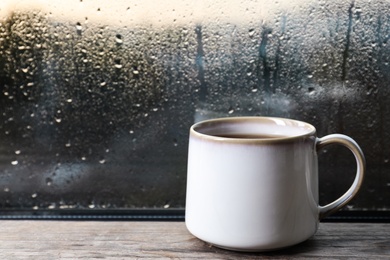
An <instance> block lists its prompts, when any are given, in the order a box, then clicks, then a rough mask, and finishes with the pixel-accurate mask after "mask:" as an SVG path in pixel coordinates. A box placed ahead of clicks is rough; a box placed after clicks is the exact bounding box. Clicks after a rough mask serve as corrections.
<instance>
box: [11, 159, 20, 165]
mask: <svg viewBox="0 0 390 260" xmlns="http://www.w3.org/2000/svg"><path fill="white" fill-rule="evenodd" d="M18 163H19V162H18V161H16V160H15V161H12V162H11V164H12V165H18Z"/></svg>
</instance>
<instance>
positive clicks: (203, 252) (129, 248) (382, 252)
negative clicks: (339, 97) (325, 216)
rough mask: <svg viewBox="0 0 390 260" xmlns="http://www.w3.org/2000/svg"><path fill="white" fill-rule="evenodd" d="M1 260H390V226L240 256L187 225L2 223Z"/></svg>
mask: <svg viewBox="0 0 390 260" xmlns="http://www.w3.org/2000/svg"><path fill="white" fill-rule="evenodd" d="M0 258H1V259H238V258H239V259H240V258H242V259H268V258H272V259H303V258H306V259H314V258H315V259H318V258H322V259H357V258H361V259H368V258H370V259H390V224H356V223H321V225H320V228H319V230H318V232H317V234H316V235H315V236H314V237H313V238H311V239H309V240H308V241H306V242H304V243H302V244H299V245H297V246H294V247H291V248H288V249H285V250H281V251H276V252H268V253H238V252H231V251H227V250H223V249H219V248H215V247H213V246H210V245H208V244H206V243H204V242H202V241H200V240H198V239H197V238H195V237H193V236H192V235H191V234H190V233H188V231H187V229H186V227H185V224H184V223H183V222H125V221H123V222H122V221H117V222H114V221H101V222H99V221H11V220H4V221H0Z"/></svg>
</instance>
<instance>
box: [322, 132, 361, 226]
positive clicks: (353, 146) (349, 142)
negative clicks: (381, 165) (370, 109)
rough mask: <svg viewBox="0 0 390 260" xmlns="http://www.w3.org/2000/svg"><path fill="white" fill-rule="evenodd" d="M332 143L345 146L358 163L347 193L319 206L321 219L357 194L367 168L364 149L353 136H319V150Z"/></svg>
mask: <svg viewBox="0 0 390 260" xmlns="http://www.w3.org/2000/svg"><path fill="white" fill-rule="evenodd" d="M331 144H340V145H342V146H345V147H347V148H348V149H349V150H350V151H351V152H352V153H353V155H354V156H355V159H356V164H357V170H356V177H355V180H354V182H353V184H352V186H351V187H350V188H349V190H347V192H346V193H344V195H342V196H341V197H340V198H338V199H337V200H335V201H333V202H332V203H329V204H328V205H325V206H318V209H319V219H322V218H324V217H326V216H328V215H330V214H332V213H334V212H335V211H337V210H339V209H340V208H342V207H343V206H345V205H346V204H347V203H348V202H349V201H350V200H351V199H352V198H353V197H354V196H355V195H356V193H357V192H358V191H359V189H360V186H361V185H362V182H363V177H364V173H365V169H366V160H365V158H364V154H363V151H362V149H360V147H359V145H358V144H357V143H356V142H355V141H354V140H353V139H352V138H350V137H349V136H346V135H342V134H331V135H327V136H324V137H322V138H317V143H316V148H317V151H319V150H321V149H322V148H324V147H325V146H328V145H331Z"/></svg>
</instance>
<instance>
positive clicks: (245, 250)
mask: <svg viewBox="0 0 390 260" xmlns="http://www.w3.org/2000/svg"><path fill="white" fill-rule="evenodd" d="M198 239H199V238H198ZM310 239H311V237H309V238H307V239H305V240H303V241H300V242H297V243H294V244H292V245H288V246H281V247H273V248H242V247H228V246H223V245H218V244H214V243H210V242H207V241H204V240H202V239H199V240H201V241H203V242H206V243H207V244H209V245H211V246H213V247H216V248H220V249H223V250H228V251H236V252H243V253H262V252H274V251H280V250H286V249H290V248H293V247H295V246H297V245H299V244H302V243H305V242H307V241H308V240H310Z"/></svg>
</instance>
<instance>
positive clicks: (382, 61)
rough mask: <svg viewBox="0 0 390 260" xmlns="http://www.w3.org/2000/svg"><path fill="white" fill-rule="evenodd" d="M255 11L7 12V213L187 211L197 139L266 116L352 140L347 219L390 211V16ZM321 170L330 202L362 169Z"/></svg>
mask: <svg viewBox="0 0 390 260" xmlns="http://www.w3.org/2000/svg"><path fill="white" fill-rule="evenodd" d="M259 2H261V3H259ZM259 2H257V1H249V0H248V1H245V0H244V1H229V4H226V3H225V2H224V1H168V2H164V3H163V4H162V3H160V1H152V0H148V1H142V2H138V3H133V2H129V1H117V2H112V1H102V0H100V1H88V0H77V1H76V0H75V1H66V2H64V1H58V0H55V1H9V0H8V1H3V2H2V3H0V91H1V92H0V167H1V172H0V197H1V200H0V207H1V208H2V209H65V208H66V209H88V208H94V209H101V208H108V209H109V208H183V207H184V206H185V205H184V204H185V203H184V201H185V186H186V167H187V166H186V163H187V149H188V130H189V127H190V126H191V125H192V124H193V123H194V122H196V121H199V120H202V119H207V118H214V117H226V116H243V115H246V116H259V115H261V116H279V117H289V118H295V119H300V120H304V121H307V122H310V123H312V124H313V125H315V126H316V128H317V132H318V134H319V136H323V135H326V134H330V133H335V132H338V133H344V134H347V135H349V136H351V137H353V138H354V139H355V140H356V141H357V142H358V143H359V144H360V145H361V146H362V148H363V150H364V152H365V155H366V158H367V169H368V171H367V177H366V179H365V182H364V185H363V188H362V190H361V192H360V193H359V195H358V197H357V198H356V199H355V200H353V201H352V202H351V203H350V204H349V206H348V207H347V210H388V209H389V207H390V204H389V203H390V202H389V200H388V199H387V198H388V197H389V196H390V175H389V174H388V172H389V170H390V165H389V160H390V151H389V150H390V134H389V133H390V132H389V131H388V129H390V125H389V124H390V113H389V112H390V107H389V104H390V100H389V99H390V93H389V86H390V68H389V59H390V58H389V57H390V56H389V53H390V49H389V45H388V40H389V37H390V14H388V12H387V11H386V10H388V9H389V8H390V4H389V3H387V2H385V1H375V2H374V1H368V0H366V1H357V0H350V1H309V0H301V1H287V0H282V1H278V2H275V1H259ZM291 2H293V3H291ZM319 159H320V173H321V175H320V202H321V203H327V202H330V201H332V200H333V199H335V198H337V197H338V196H339V195H341V194H342V193H343V192H344V191H345V190H346V189H347V188H348V187H349V185H350V184H351V183H352V181H353V177H354V171H355V168H356V167H355V162H354V159H353V156H352V155H350V154H349V152H348V151H346V150H344V149H342V148H340V149H334V148H329V149H327V150H323V151H322V152H321V153H320V154H319Z"/></svg>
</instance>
